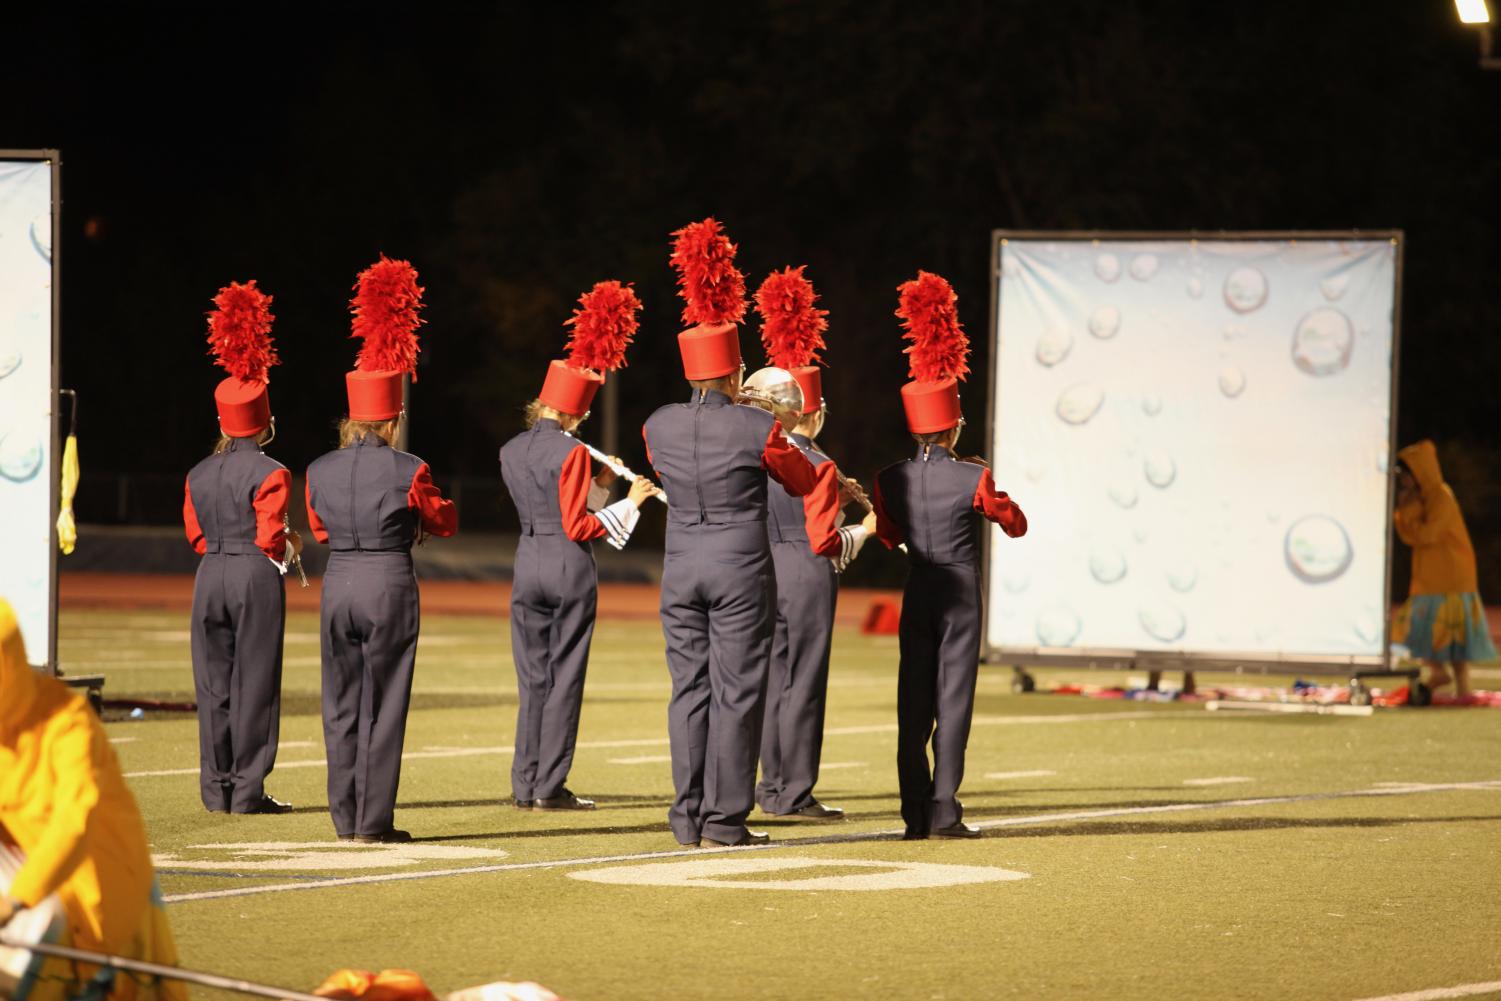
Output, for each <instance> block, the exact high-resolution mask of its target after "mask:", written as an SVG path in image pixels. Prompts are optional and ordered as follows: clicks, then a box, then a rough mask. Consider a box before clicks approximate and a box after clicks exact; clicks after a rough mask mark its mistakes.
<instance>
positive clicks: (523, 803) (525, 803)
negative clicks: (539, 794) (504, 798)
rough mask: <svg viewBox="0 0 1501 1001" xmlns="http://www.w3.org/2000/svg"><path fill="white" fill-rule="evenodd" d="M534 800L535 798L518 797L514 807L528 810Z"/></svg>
mask: <svg viewBox="0 0 1501 1001" xmlns="http://www.w3.org/2000/svg"><path fill="white" fill-rule="evenodd" d="M535 802H536V800H533V799H518V800H516V809H518V810H530V809H531V808H532V804H533V803H535Z"/></svg>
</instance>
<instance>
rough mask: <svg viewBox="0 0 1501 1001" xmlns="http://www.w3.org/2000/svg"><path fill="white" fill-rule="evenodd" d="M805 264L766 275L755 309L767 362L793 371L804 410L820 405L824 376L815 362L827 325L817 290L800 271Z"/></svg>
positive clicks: (826, 314)
mask: <svg viewBox="0 0 1501 1001" xmlns="http://www.w3.org/2000/svg"><path fill="white" fill-rule="evenodd" d="M805 267H807V265H799V266H798V267H795V268H791V267H789V268H783V269H782V270H781V271H773V272H772V273H771V274H769V275H767V276H766V280H765V281H763V282H762V283H761V287H760V288H758V289H756V312H758V313H760V314H761V344H762V345H763V346H764V347H765V348H766V363H767V364H768V365H772V366H775V367H776V368H782V369H786V370H787V371H788V372H791V373H792V377H793V378H794V379H796V380H797V384H798V385H799V386H800V387H802V390H803V413H805V414H811V413H816V412H817V411H818V409H819V408H820V407H822V406H823V377H822V375H821V373H820V372H819V370H818V366H817V365H816V364H815V363H816V362H819V361H821V360H822V359H820V358H819V357H818V352H820V351H822V350H823V349H824V342H823V332H824V331H825V330H828V329H829V321H828V320H827V319H825V317H827V316H828V315H829V311H828V310H827V309H818V308H817V307H815V306H814V305H813V304H814V302H816V301H817V300H818V293H816V292H814V291H813V283H812V282H811V281H809V280H808V278H807V276H805V275H804V274H803V269H804V268H805Z"/></svg>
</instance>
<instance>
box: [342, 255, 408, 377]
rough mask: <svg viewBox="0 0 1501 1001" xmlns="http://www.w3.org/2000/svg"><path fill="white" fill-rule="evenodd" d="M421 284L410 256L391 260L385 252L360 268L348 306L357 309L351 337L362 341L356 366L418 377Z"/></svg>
mask: <svg viewBox="0 0 1501 1001" xmlns="http://www.w3.org/2000/svg"><path fill="white" fill-rule="evenodd" d="M422 292H423V289H422V286H420V285H418V284H417V269H416V268H414V267H412V264H411V262H410V261H393V260H391V259H390V258H389V257H387V256H386V255H385V254H381V255H380V260H379V261H376V262H375V263H374V264H372V265H370V266H369V267H368V268H366V269H365V270H364V271H361V272H360V276H359V279H358V280H357V281H356V282H355V285H354V298H353V299H351V300H349V311H350V312H351V313H353V314H354V323H353V329H352V331H351V333H350V335H349V336H351V337H359V338H362V339H363V340H364V342H365V343H364V344H362V345H361V346H360V353H359V355H358V357H356V358H355V362H354V367H355V368H357V369H360V370H362V371H365V372H406V373H408V374H409V375H411V376H412V381H413V382H416V381H417V352H418V350H419V348H418V344H417V328H418V327H420V326H421V325H422V324H423V323H424V322H426V321H424V320H423V319H422V317H421V315H420V313H421V311H422Z"/></svg>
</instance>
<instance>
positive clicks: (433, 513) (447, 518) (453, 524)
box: [407, 462, 459, 538]
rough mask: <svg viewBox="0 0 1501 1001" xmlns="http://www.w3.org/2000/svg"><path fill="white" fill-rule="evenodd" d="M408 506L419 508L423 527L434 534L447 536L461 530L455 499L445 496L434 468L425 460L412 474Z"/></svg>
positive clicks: (408, 491) (418, 513) (408, 492)
mask: <svg viewBox="0 0 1501 1001" xmlns="http://www.w3.org/2000/svg"><path fill="white" fill-rule="evenodd" d="M407 507H411V508H416V509H417V515H418V517H420V518H421V519H422V527H423V528H424V529H426V530H427V531H428V532H429V533H430V534H432V535H437V536H442V537H444V538H447V537H448V536H450V535H452V534H453V533H455V532H457V531H458V530H459V512H458V510H457V509H456V508H455V507H454V506H453V501H451V500H448V499H447V498H445V497H444V496H443V493H442V491H440V490H439V489H438V485H437V484H436V483H434V482H433V474H432V470H430V469H428V468H427V463H425V462H424V463H423V464H422V465H420V466H418V467H417V471H416V472H415V473H413V474H412V485H411V487H409V488H408V489H407Z"/></svg>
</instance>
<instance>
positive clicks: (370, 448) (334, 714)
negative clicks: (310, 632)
mask: <svg viewBox="0 0 1501 1001" xmlns="http://www.w3.org/2000/svg"><path fill="white" fill-rule="evenodd" d="M307 508H308V523H309V524H310V525H311V527H312V529H313V535H314V537H315V538H317V539H318V541H319V542H326V543H328V546H329V549H330V550H331V552H330V553H329V559H328V569H327V570H326V571H325V572H324V576H323V597H322V606H321V625H322V629H321V632H322V654H323V741H324V744H325V746H326V748H327V752H328V808H329V813H330V814H331V815H332V817H333V823H334V831H335V833H337V834H338V835H339V836H340V837H379V836H381V835H383V834H386V833H388V832H390V831H391V830H392V827H393V823H394V815H395V810H396V791H397V785H398V783H399V782H400V780H401V750H402V745H403V742H404V740H405V738H406V717H407V707H408V703H409V701H410V698H411V692H412V672H413V669H414V668H415V666H416V660H417V632H418V628H419V625H420V611H419V607H418V594H417V577H416V574H415V573H414V572H413V570H412V543H413V542H414V541H416V539H417V533H418V532H419V530H420V531H426V532H429V533H431V534H433V535H439V536H448V535H453V534H454V532H455V531H457V529H458V516H457V514H456V513H455V511H454V507H453V501H450V500H445V499H444V498H443V497H442V495H441V494H440V493H439V492H438V488H437V487H436V486H434V485H433V481H432V475H431V474H430V473H429V471H428V468H427V464H426V463H425V462H423V461H422V460H421V459H419V458H417V457H416V456H415V455H410V454H408V453H406V452H400V451H397V450H396V449H394V448H391V447H390V446H389V445H387V443H386V442H385V440H384V439H382V438H381V437H380V436H379V435H378V434H376V433H375V432H373V431H371V432H367V433H365V434H362V435H360V436H359V437H358V438H356V439H355V440H354V442H353V443H352V444H351V445H350V446H349V447H347V448H340V449H336V450H334V451H332V452H329V453H327V454H325V455H323V456H320V457H319V458H318V459H316V460H314V462H313V464H312V465H311V466H309V467H308V472H307Z"/></svg>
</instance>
